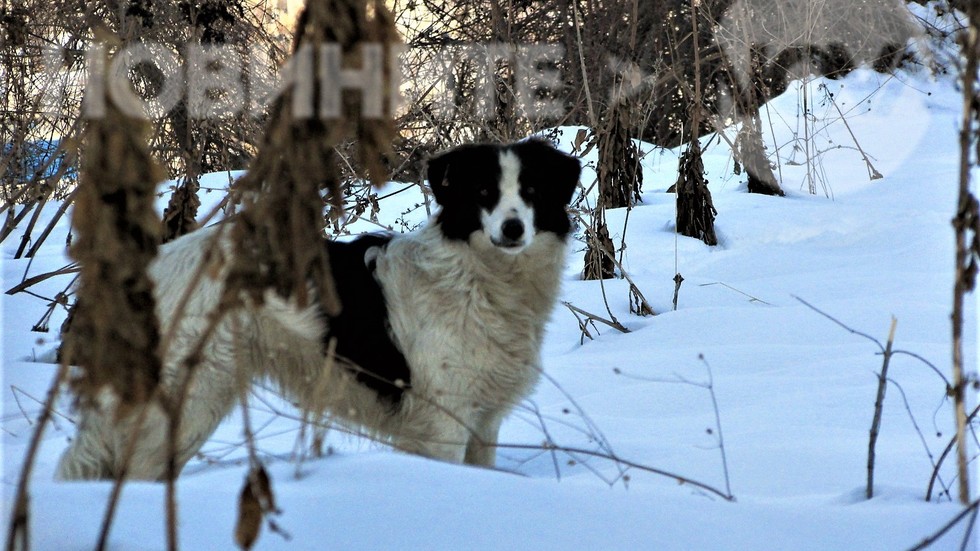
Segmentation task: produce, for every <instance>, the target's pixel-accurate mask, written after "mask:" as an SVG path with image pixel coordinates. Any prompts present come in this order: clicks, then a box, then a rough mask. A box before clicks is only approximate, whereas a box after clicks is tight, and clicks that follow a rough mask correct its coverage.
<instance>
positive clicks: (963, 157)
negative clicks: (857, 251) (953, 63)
mask: <svg viewBox="0 0 980 551" xmlns="http://www.w3.org/2000/svg"><path fill="white" fill-rule="evenodd" d="M968 16H969V18H970V24H969V26H968V27H967V29H965V30H964V32H963V39H962V46H963V55H964V57H965V58H966V63H965V65H964V67H963V74H962V78H961V82H962V83H963V86H962V87H963V111H962V119H961V121H960V166H959V200H958V206H957V212H956V217H955V218H954V219H953V228H954V229H955V230H956V278H955V280H954V283H953V315H952V322H953V323H952V325H953V327H952V329H953V331H952V332H953V388H952V391H951V394H952V396H953V408H954V415H955V420H956V459H957V472H958V475H959V498H960V503H961V504H963V505H968V504H969V503H970V479H969V469H968V467H967V466H968V464H969V461H968V458H967V448H968V446H969V444H968V443H967V440H966V430H967V423H966V388H967V385H969V384H970V381H969V377H968V374H966V373H965V371H964V363H965V362H964V354H963V325H964V323H963V314H964V306H963V303H964V299H965V298H966V295H967V294H968V293H971V292H973V290H974V289H975V288H976V279H977V272H978V270H980V268H978V265H980V262H978V261H980V202H978V201H977V198H976V197H975V196H974V195H973V193H971V191H970V171H971V169H972V165H973V161H971V159H970V155H971V153H972V151H971V149H972V148H973V147H980V145H978V144H980V139H978V136H977V133H976V131H975V130H973V128H974V125H975V123H976V121H977V120H978V119H980V107H978V106H977V101H978V97H980V90H978V89H977V84H976V79H977V73H978V70H980V5H977V4H976V3H975V2H972V3H970V5H969V11H968Z"/></svg>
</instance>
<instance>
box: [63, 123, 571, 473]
mask: <svg viewBox="0 0 980 551" xmlns="http://www.w3.org/2000/svg"><path fill="white" fill-rule="evenodd" d="M579 171H580V167H579V162H578V160H577V159H574V158H572V157H569V156H567V155H565V154H563V153H561V152H559V151H557V150H555V149H554V148H553V147H551V145H550V144H548V143H547V142H544V141H541V140H534V139H532V140H528V141H524V142H519V143H516V144H510V145H466V146H461V147H458V148H456V149H453V150H450V151H448V152H445V153H442V154H440V155H438V156H436V157H434V158H432V159H430V160H429V164H428V179H429V185H430V186H431V188H432V192H433V194H434V196H435V199H436V201H437V202H438V203H439V205H440V207H441V209H440V211H439V212H438V214H437V215H436V216H435V217H434V218H433V220H431V221H430V222H429V223H428V225H427V226H425V227H424V228H423V229H422V230H420V231H418V232H416V233H412V234H405V235H367V236H362V237H360V238H358V239H357V240H355V241H353V242H348V243H339V242H329V243H327V246H328V247H329V255H330V261H331V268H332V272H333V276H334V279H335V282H336V286H337V290H338V294H339V296H340V299H341V302H342V304H343V310H342V312H341V313H340V314H339V315H338V316H336V317H331V318H328V317H326V316H324V315H323V314H322V309H320V308H316V307H311V308H306V309H298V308H295V307H291V306H290V305H289V304H288V303H286V302H283V301H281V300H278V301H277V300H267V301H265V303H264V304H263V305H262V306H259V307H254V308H245V309H243V310H241V311H237V312H234V313H232V314H229V315H226V316H224V318H223V319H222V321H221V323H220V324H219V326H218V327H217V330H216V331H215V332H214V333H213V335H212V336H211V338H210V340H209V341H208V343H207V345H206V347H205V349H204V352H203V359H202V361H201V362H200V363H199V364H198V367H197V369H196V371H195V372H194V375H193V379H192V382H191V385H190V387H189V388H190V390H189V392H190V395H189V396H188V398H187V399H186V400H185V404H186V405H185V407H184V411H183V412H182V416H181V425H180V431H179V442H178V449H179V455H178V458H177V459H178V462H179V466H180V467H183V465H184V464H185V463H186V462H187V461H188V460H190V459H191V458H192V457H193V456H194V455H195V454H196V453H197V452H198V450H199V449H200V448H201V446H202V445H203V444H204V443H205V441H206V440H207V439H208V437H209V436H210V435H211V434H212V432H214V430H215V429H216V428H217V426H218V424H219V423H220V422H221V420H222V419H223V418H224V417H225V416H226V415H227V414H228V413H229V411H230V410H231V409H232V407H233V406H234V404H235V402H236V400H237V399H238V398H239V397H240V396H241V395H242V394H241V393H242V389H243V388H246V386H244V385H248V384H249V383H250V382H251V381H252V380H254V379H261V378H264V377H267V378H269V379H270V380H272V381H273V382H274V383H275V384H277V385H278V386H279V387H280V388H281V389H282V391H284V392H285V393H286V395H287V396H289V397H290V398H291V399H293V400H294V401H295V402H296V403H297V404H299V406H300V407H301V408H303V409H304V410H308V411H313V412H317V413H322V414H324V415H329V416H331V418H333V419H338V420H341V421H342V422H344V423H347V424H350V425H352V426H357V427H360V428H362V429H365V430H367V431H369V432H370V433H372V434H376V435H378V436H380V437H384V438H389V439H390V440H391V442H392V443H393V444H394V445H395V446H396V447H398V448H400V449H402V450H405V451H408V452H412V453H417V454H421V455H425V456H428V457H434V458H438V459H442V460H446V461H453V462H465V463H468V464H473V465H485V466H492V465H493V464H494V459H495V452H496V444H497V433H498V430H499V428H500V424H501V422H502V421H503V419H504V417H505V416H506V415H507V414H508V413H509V412H510V411H511V409H512V408H513V407H514V406H515V405H517V404H518V403H519V402H520V401H521V400H523V399H524V398H525V397H526V396H527V395H528V394H529V393H530V392H531V390H532V389H533V388H534V386H535V383H536V382H537V380H538V378H539V374H540V369H541V367H540V358H539V356H540V347H541V341H542V337H543V330H544V325H545V322H546V320H547V319H548V316H549V313H550V312H551V310H552V307H553V305H554V303H555V299H556V296H557V293H558V287H559V281H560V274H561V271H562V267H563V263H564V259H565V241H566V238H567V235H568V233H569V231H570V223H569V218H568V214H567V213H566V210H565V207H566V206H567V205H568V203H569V202H570V200H571V198H572V195H573V193H574V192H575V190H576V187H577V185H578V179H579ZM220 235H221V234H220V232H218V231H216V230H215V229H213V228H212V229H207V230H200V231H197V232H194V233H193V234H190V235H188V236H185V237H183V238H181V239H178V240H176V241H174V242H173V243H171V244H168V245H166V246H164V247H162V248H161V251H160V256H159V257H158V258H157V259H156V260H155V261H154V263H153V264H152V265H151V270H150V272H151V276H152V278H153V279H154V281H155V282H156V290H155V294H156V299H157V313H158V315H159V317H160V320H161V326H162V328H163V331H164V332H167V331H168V329H169V328H171V327H172V326H174V324H176V326H175V327H174V329H175V333H174V334H175V337H174V339H173V341H172V344H171V345H170V347H169V350H170V352H169V353H167V355H166V357H165V358H164V374H163V384H164V385H166V386H165V388H166V389H167V390H169V391H171V392H172V391H173V390H174V388H175V385H176V383H175V381H176V380H177V379H178V378H179V377H180V376H181V373H179V372H178V371H179V370H180V369H181V366H183V365H185V364H184V360H185V358H186V356H187V354H188V353H189V351H190V349H191V348H192V347H193V345H194V344H195V343H196V342H197V338H198V336H199V335H200V333H201V332H202V330H203V328H204V327H205V326H206V324H207V317H208V313H209V312H211V311H213V310H214V309H215V308H216V307H217V301H218V299H219V297H220V296H221V289H222V278H221V275H220V274H221V269H220V267H218V269H217V270H206V272H208V273H212V274H214V273H215V272H216V273H217V274H218V276H217V277H214V278H208V277H205V278H202V280H203V281H201V282H199V283H197V284H196V286H195V288H194V290H193V292H192V293H191V294H190V299H189V301H188V302H187V304H186V305H185V307H184V308H183V315H181V316H180V317H179V319H175V318H176V317H177V316H176V312H175V309H176V307H177V303H178V302H180V297H181V296H182V295H183V294H184V293H185V291H186V289H187V288H188V286H191V285H192V282H191V279H192V278H193V275H194V274H195V273H199V267H200V264H201V263H202V262H204V261H205V253H204V251H205V250H206V249H208V248H209V246H210V244H211V242H212V240H213V239H215V237H216V236H220ZM219 240H221V241H223V242H222V243H221V246H222V247H223V248H224V250H225V251H226V252H230V247H229V245H228V244H227V242H224V241H227V240H224V239H222V238H220V237H219ZM211 256H214V255H211ZM217 256H220V255H217ZM330 342H335V354H333V355H328V354H327V353H326V351H327V348H328V343H330ZM328 356H329V357H328ZM115 403H116V400H115V399H114V398H113V397H112V396H111V395H110V394H109V393H108V391H107V392H106V393H105V395H104V398H103V399H101V400H100V403H99V404H98V405H97V406H88V407H84V406H83V410H82V412H81V422H80V425H79V429H78V434H77V437H76V438H75V439H74V441H73V442H72V445H71V447H70V448H69V449H68V450H67V451H66V452H65V454H64V456H63V457H62V459H61V463H60V465H59V470H58V475H59V477H61V478H64V479H76V478H111V477H114V476H116V475H117V474H118V473H119V472H120V471H121V469H122V465H121V463H122V460H123V457H124V456H125V455H126V450H127V447H128V445H129V444H130V442H131V438H133V437H135V438H137V441H136V442H135V443H133V447H132V450H133V453H132V458H131V461H130V463H129V472H128V476H130V477H133V478H142V479H161V478H163V477H164V476H165V473H166V450H167V422H166V417H165V416H164V413H163V411H162V410H161V409H159V407H158V406H156V405H153V406H151V407H150V409H149V410H148V412H147V413H146V414H145V415H144V418H143V419H142V423H140V426H139V427H137V426H136V424H137V422H138V421H139V418H138V416H137V415H136V414H135V412H134V413H127V414H125V415H118V414H117V412H116V411H115Z"/></svg>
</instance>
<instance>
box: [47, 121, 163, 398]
mask: <svg viewBox="0 0 980 551" xmlns="http://www.w3.org/2000/svg"><path fill="white" fill-rule="evenodd" d="M147 130H148V128H147V126H146V124H145V123H144V122H143V121H140V120H137V119H133V118H130V117H128V116H126V115H124V114H123V113H122V112H121V111H120V109H119V108H118V106H115V105H112V104H110V105H107V109H106V112H105V116H104V117H102V118H99V119H95V120H92V121H89V125H88V128H87V129H86V131H85V134H84V141H85V147H86V155H85V156H84V159H83V164H82V180H81V183H80V184H79V187H78V191H77V193H76V197H75V211H74V216H73V220H72V223H73V226H74V232H75V235H76V236H77V238H76V239H75V242H74V244H73V245H72V247H71V249H70V251H69V253H70V254H71V256H72V257H73V258H74V259H75V260H77V261H78V262H79V264H80V265H81V271H80V283H79V287H78V302H79V304H80V305H81V307H80V308H79V309H78V312H77V313H76V315H75V316H74V319H73V321H72V327H71V331H70V332H69V333H68V334H67V335H66V336H65V346H64V348H63V351H64V353H65V354H66V361H67V362H68V363H70V364H75V365H80V366H82V367H84V370H83V371H82V374H81V375H80V376H79V377H77V378H76V379H74V380H73V381H72V385H73V387H74V390H75V392H76V393H77V395H78V396H79V398H80V399H82V400H92V399H95V397H96V396H97V394H98V393H99V392H100V391H101V390H102V389H104V388H106V387H109V388H111V389H112V390H113V391H114V392H115V394H116V395H118V397H119V399H120V403H121V405H122V406H123V407H128V406H132V405H134V404H140V403H145V402H146V401H147V400H148V399H149V397H150V395H151V394H152V392H153V390H154V389H155V388H156V386H157V383H158V382H159V378H160V359H159V356H158V351H157V347H158V344H159V341H160V334H159V326H158V323H157V320H156V317H155V316H154V299H153V293H152V291H153V283H152V281H151V280H150V278H149V276H148V275H147V272H146V269H147V266H148V265H149V263H150V261H151V260H152V259H153V257H154V256H155V255H156V251H157V244H158V243H159V240H160V220H159V219H158V218H157V216H156V214H155V212H154V210H153V201H154V188H155V186H156V183H157V182H158V181H160V180H162V179H163V177H164V174H163V171H162V170H161V169H160V167H159V166H158V165H157V164H156V162H154V160H153V158H152V157H151V156H150V153H149V151H148V149H147V146H146V132H147Z"/></svg>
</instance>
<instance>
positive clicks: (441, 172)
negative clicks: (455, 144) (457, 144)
mask: <svg viewBox="0 0 980 551" xmlns="http://www.w3.org/2000/svg"><path fill="white" fill-rule="evenodd" d="M454 151H455V150H452V151H446V152H445V153H441V154H439V155H436V156H435V157H430V158H429V160H428V161H427V162H426V179H428V180H429V188H430V189H432V193H433V194H434V195H435V196H436V200H437V201H438V200H439V196H440V194H441V193H442V192H443V191H444V190H443V189H442V188H445V187H448V186H449V164H450V161H451V160H452V156H453V153H454Z"/></svg>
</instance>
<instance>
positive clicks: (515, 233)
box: [500, 218, 524, 241]
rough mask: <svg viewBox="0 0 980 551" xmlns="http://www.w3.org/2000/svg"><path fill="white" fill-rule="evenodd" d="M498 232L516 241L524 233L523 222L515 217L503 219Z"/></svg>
mask: <svg viewBox="0 0 980 551" xmlns="http://www.w3.org/2000/svg"><path fill="white" fill-rule="evenodd" d="M500 233H502V234H504V237H505V238H507V239H510V240H511V241H517V240H518V239H520V238H521V237H522V236H523V235H524V223H523V222H521V221H520V220H518V219H517V218H510V219H507V220H504V224H503V226H501V227H500Z"/></svg>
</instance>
